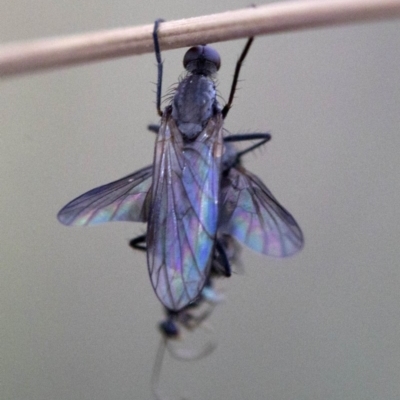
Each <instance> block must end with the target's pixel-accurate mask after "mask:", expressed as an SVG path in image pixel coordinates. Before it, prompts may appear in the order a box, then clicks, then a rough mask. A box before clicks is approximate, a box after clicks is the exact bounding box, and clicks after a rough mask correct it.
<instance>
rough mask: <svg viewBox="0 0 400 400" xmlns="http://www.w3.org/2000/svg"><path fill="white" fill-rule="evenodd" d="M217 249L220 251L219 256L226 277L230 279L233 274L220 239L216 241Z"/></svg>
mask: <svg viewBox="0 0 400 400" xmlns="http://www.w3.org/2000/svg"><path fill="white" fill-rule="evenodd" d="M215 248H216V250H217V251H218V254H219V256H220V262H221V265H222V267H223V269H224V276H225V277H227V278H228V277H230V276H231V274H232V271H231V265H230V263H229V260H228V256H227V255H226V252H225V249H224V246H222V244H221V242H220V241H219V240H218V239H217V240H216V241H215ZM214 258H215V255H214Z"/></svg>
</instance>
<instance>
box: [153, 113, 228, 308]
mask: <svg viewBox="0 0 400 400" xmlns="http://www.w3.org/2000/svg"><path fill="white" fill-rule="evenodd" d="M166 114H167V113H166ZM222 148H223V137H222V117H221V115H220V114H218V115H217V116H215V117H212V118H211V119H210V120H209V121H208V123H207V126H206V127H205V128H204V130H203V131H202V132H201V133H200V134H199V136H198V137H197V138H196V139H195V140H194V141H191V142H189V143H188V142H184V141H183V138H182V135H181V133H180V132H179V130H178V128H177V126H176V124H175V121H174V120H173V119H172V118H171V117H170V115H169V114H167V115H165V116H164V117H163V120H162V124H161V127H160V131H159V133H158V136H157V142H156V147H155V156H154V177H153V189H152V206H151V210H150V217H149V225H148V231H147V239H146V240H147V261H148V267H149V274H150V278H151V282H152V285H153V287H154V290H155V292H156V294H157V296H158V298H159V299H160V301H161V302H162V303H163V304H164V305H165V307H167V308H168V309H170V310H175V311H178V310H180V309H182V308H183V307H185V306H186V305H187V304H189V303H190V302H192V301H194V300H196V298H197V297H198V296H199V294H200V292H201V290H202V288H203V286H204V284H205V282H206V279H207V276H208V272H209V269H210V265H211V261H212V258H213V250H214V240H215V235H216V230H217V224H218V210H219V207H218V199H219V185H220V169H221V154H222Z"/></svg>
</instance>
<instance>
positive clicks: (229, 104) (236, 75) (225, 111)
mask: <svg viewBox="0 0 400 400" xmlns="http://www.w3.org/2000/svg"><path fill="white" fill-rule="evenodd" d="M253 40H254V37H251V38H249V39H248V40H247V43H246V46H244V49H243V51H242V54H241V55H240V57H239V60H238V61H237V63H236V68H235V73H234V75H233V81H232V86H231V93H230V94H229V100H228V102H227V103H226V104H225V106H224V108H223V109H222V117H223V118H224V119H225V118H226V116H227V115H228V111H229V109H230V108H231V107H232V102H233V98H234V96H235V91H236V85H237V83H238V80H239V73H240V68H242V64H243V61H244V59H245V58H246V56H247V53H248V51H249V49H250V46H251V44H252V43H253Z"/></svg>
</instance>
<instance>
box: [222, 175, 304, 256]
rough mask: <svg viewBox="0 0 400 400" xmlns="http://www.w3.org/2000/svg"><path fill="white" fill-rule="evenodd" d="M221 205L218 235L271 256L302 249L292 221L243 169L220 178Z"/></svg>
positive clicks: (273, 198) (300, 237) (255, 177)
mask: <svg viewBox="0 0 400 400" xmlns="http://www.w3.org/2000/svg"><path fill="white" fill-rule="evenodd" d="M221 204H222V208H221V215H220V228H219V230H218V232H224V233H227V234H229V235H232V236H234V237H235V238H236V239H237V240H238V241H240V242H242V243H243V244H245V245H247V246H248V247H250V248H251V249H253V250H255V251H257V252H259V253H263V254H266V255H269V256H273V257H286V256H290V255H292V254H294V253H296V252H297V251H299V250H300V249H301V248H302V247H303V234H302V232H301V229H300V227H299V226H298V225H297V222H296V221H295V220H294V218H293V217H292V216H291V215H290V213H289V212H288V211H286V210H285V209H284V208H283V207H282V206H281V205H280V204H279V203H278V201H277V200H276V199H275V197H274V196H273V195H272V193H271V192H270V191H269V190H268V188H267V187H266V186H265V185H264V184H263V183H262V182H261V180H260V179H259V178H257V176H255V175H254V174H252V173H250V172H248V171H246V170H244V169H243V168H241V167H239V169H236V168H232V169H231V170H230V171H229V173H228V175H227V176H226V177H224V178H223V181H222V189H221Z"/></svg>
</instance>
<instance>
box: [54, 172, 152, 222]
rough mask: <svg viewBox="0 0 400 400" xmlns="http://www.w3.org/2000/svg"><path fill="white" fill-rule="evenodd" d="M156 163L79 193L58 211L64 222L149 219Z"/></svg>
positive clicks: (138, 220) (59, 218) (142, 220)
mask: <svg viewBox="0 0 400 400" xmlns="http://www.w3.org/2000/svg"><path fill="white" fill-rule="evenodd" d="M152 175H153V167H152V166H148V167H145V168H142V169H141V170H139V171H136V172H134V173H133V174H131V175H128V176H125V177H124V178H121V179H119V180H117V181H115V182H111V183H108V184H106V185H103V186H100V187H98V188H95V189H92V190H90V191H89V192H87V193H85V194H83V195H81V196H79V197H77V198H76V199H74V200H72V201H71V202H69V203H68V204H67V205H66V206H65V207H63V208H62V209H61V210H60V212H59V213H58V215H57V218H58V220H59V221H60V222H61V223H62V224H64V225H78V226H82V225H95V224H101V223H103V222H109V221H137V222H146V221H147V218H148V208H149V202H150V196H151V191H150V187H151V183H152Z"/></svg>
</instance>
